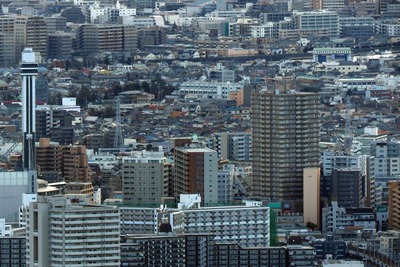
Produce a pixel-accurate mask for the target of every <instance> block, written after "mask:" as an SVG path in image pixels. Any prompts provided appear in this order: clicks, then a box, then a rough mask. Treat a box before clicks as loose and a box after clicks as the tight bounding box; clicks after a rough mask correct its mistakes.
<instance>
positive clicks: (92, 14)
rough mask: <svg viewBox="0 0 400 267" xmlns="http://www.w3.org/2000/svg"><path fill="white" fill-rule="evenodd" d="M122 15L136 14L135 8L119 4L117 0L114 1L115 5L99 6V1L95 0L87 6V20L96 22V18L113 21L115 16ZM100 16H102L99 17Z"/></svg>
mask: <svg viewBox="0 0 400 267" xmlns="http://www.w3.org/2000/svg"><path fill="white" fill-rule="evenodd" d="M123 16H136V9H135V8H127V7H126V6H124V5H121V4H120V3H119V2H117V3H116V5H115V6H113V7H110V6H107V7H103V6H100V3H99V2H96V3H95V4H94V5H90V7H89V22H90V23H96V22H97V20H98V19H99V20H101V21H102V22H103V21H115V20H116V17H123ZM100 17H103V18H102V19H100Z"/></svg>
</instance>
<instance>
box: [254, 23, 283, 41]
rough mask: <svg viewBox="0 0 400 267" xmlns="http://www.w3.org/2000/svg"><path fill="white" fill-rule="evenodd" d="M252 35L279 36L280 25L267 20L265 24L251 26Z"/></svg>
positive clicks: (261, 36)
mask: <svg viewBox="0 0 400 267" xmlns="http://www.w3.org/2000/svg"><path fill="white" fill-rule="evenodd" d="M251 37H253V38H278V37H279V25H278V23H274V22H271V21H270V22H267V23H266V24H263V25H258V26H257V25H254V26H251Z"/></svg>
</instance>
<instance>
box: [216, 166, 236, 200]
mask: <svg viewBox="0 0 400 267" xmlns="http://www.w3.org/2000/svg"><path fill="white" fill-rule="evenodd" d="M234 177H235V168H234V165H233V164H226V165H224V166H223V169H222V170H220V171H218V203H221V204H223V203H228V202H231V201H232V198H233V195H232V186H233V181H234Z"/></svg>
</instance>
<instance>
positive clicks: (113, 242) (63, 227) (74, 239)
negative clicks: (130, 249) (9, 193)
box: [27, 196, 120, 267]
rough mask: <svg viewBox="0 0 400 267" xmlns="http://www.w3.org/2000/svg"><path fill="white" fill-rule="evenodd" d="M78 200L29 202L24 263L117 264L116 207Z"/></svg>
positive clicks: (40, 265) (37, 266)
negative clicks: (25, 260)
mask: <svg viewBox="0 0 400 267" xmlns="http://www.w3.org/2000/svg"><path fill="white" fill-rule="evenodd" d="M81 201H82V200H81V199H78V198H75V197H71V198H70V199H68V198H67V197H65V196H54V197H42V198H39V201H38V202H32V203H30V206H29V216H28V220H27V262H28V264H27V265H28V266H30V267H47V266H52V267H58V266H59V267H61V266H77V265H84V266H85V265H86V266H92V265H93V264H95V265H96V266H110V267H115V266H119V264H120V226H119V224H120V217H119V210H118V208H117V207H113V206H100V205H90V204H84V203H81Z"/></svg>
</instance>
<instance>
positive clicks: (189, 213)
mask: <svg viewBox="0 0 400 267" xmlns="http://www.w3.org/2000/svg"><path fill="white" fill-rule="evenodd" d="M180 199H181V202H180V203H178V208H176V209H175V208H174V209H170V208H168V207H166V206H163V205H161V206H160V207H158V208H146V207H120V211H121V233H122V234H138V233H146V234H154V233H157V232H158V225H159V224H160V223H161V218H162V217H163V215H167V214H168V216H167V217H169V222H170V224H171V226H172V231H173V232H174V233H187V234H192V233H193V234H196V233H202V234H207V233H211V234H214V235H215V239H216V240H219V241H234V242H238V243H239V244H241V245H242V246H252V247H254V246H269V245H270V209H269V207H265V206H261V203H260V202H257V201H246V202H244V205H237V206H213V207H200V203H201V197H200V195H198V194H190V195H181V197H180Z"/></svg>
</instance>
